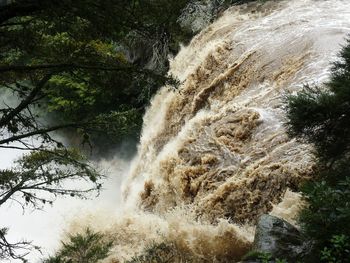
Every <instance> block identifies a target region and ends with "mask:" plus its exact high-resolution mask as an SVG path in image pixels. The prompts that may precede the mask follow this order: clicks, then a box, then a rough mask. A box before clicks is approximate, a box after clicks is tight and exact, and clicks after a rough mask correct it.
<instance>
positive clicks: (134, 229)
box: [73, 0, 350, 262]
mask: <svg viewBox="0 0 350 263" xmlns="http://www.w3.org/2000/svg"><path fill="white" fill-rule="evenodd" d="M348 33H350V2H349V1H347V0H336V1H334V0H332V1H313V0H292V1H279V2H268V3H266V4H258V5H248V6H246V5H243V6H242V7H240V8H237V7H234V8H231V9H229V10H227V11H226V12H225V13H224V14H223V15H222V16H221V17H220V18H219V19H218V20H217V21H216V22H214V23H213V24H212V25H210V26H209V27H208V28H206V29H204V30H203V31H202V32H201V33H200V34H199V35H197V36H196V37H195V38H194V39H193V40H192V42H191V43H190V45H189V46H187V47H184V48H182V50H181V51H180V53H179V54H178V55H177V56H176V57H175V58H174V59H173V60H172V61H171V70H170V72H171V74H173V75H174V76H176V77H177V78H179V79H180V80H181V81H182V83H183V84H182V85H181V86H180V87H179V89H178V90H177V91H173V90H171V89H169V88H168V87H163V88H162V89H161V90H160V91H159V92H158V94H157V95H156V96H155V98H154V99H153V101H152V105H151V106H150V108H149V109H148V111H147V113H146V115H145V117H144V127H143V133H142V138H141V142H140V145H139V149H138V155H137V157H136V158H135V159H134V160H133V162H132V164H131V169H130V172H129V175H128V176H127V178H126V180H125V182H124V186H123V196H124V201H125V204H124V206H125V207H124V208H123V209H122V212H121V213H120V214H119V216H118V218H117V219H113V220H114V223H113V224H112V223H111V221H110V220H111V219H110V218H108V220H107V219H105V220H103V219H96V218H94V219H92V218H87V219H86V220H87V224H89V222H90V223H91V222H92V221H96V222H98V223H96V222H95V223H93V224H92V223H91V224H92V225H93V226H94V227H95V228H96V229H98V230H104V231H107V232H108V233H109V234H110V236H112V237H113V239H115V241H116V243H115V244H116V245H115V247H114V249H113V254H112V255H111V257H110V259H112V258H113V259H118V260H121V261H122V260H125V259H128V258H130V257H131V256H132V255H134V254H135V253H139V252H141V251H142V249H143V248H144V247H145V246H146V245H147V244H151V243H153V242H162V241H167V242H172V243H173V244H175V246H176V247H177V248H178V249H179V250H180V251H186V252H190V253H192V254H195V255H196V256H197V257H198V258H202V260H204V259H207V260H209V262H213V261H214V260H218V261H224V262H226V261H227V260H229V259H230V260H234V259H238V258H240V257H241V256H242V255H243V254H244V253H246V252H247V251H248V250H249V248H250V245H251V242H252V238H253V234H254V228H253V226H254V223H255V221H256V219H257V217H258V216H259V215H261V214H263V213H270V212H271V211H273V213H274V214H276V215H278V216H280V217H283V218H285V219H287V220H289V221H292V222H293V219H294V217H295V215H296V213H297V211H298V207H299V206H300V205H301V203H300V197H299V195H298V194H296V193H292V192H291V191H295V190H296V189H297V187H298V186H299V185H300V183H301V182H302V181H303V180H306V179H307V178H308V177H309V174H310V172H311V170H312V168H313V161H312V160H313V158H312V154H311V148H310V146H308V145H304V144H301V143H298V142H296V141H295V140H291V139H289V138H288V136H287V135H286V132H285V129H284V126H283V123H284V111H283V103H284V102H283V96H284V95H285V94H286V93H288V92H296V91H297V90H299V89H300V88H301V87H302V86H303V84H306V83H310V84H321V83H322V82H324V81H326V80H327V77H328V74H329V68H330V65H331V64H330V63H331V62H332V61H334V60H335V58H336V55H337V52H338V51H339V49H340V47H341V45H340V44H341V43H343V41H344V37H345V36H346V35H347V34H348ZM286 193H287V194H286ZM96 217H97V218H99V216H96ZM79 224H80V225H81V222H80V223H79ZM111 224H112V225H111ZM73 225H74V224H73ZM76 227H77V226H76ZM80 227H81V226H80ZM78 228H79V227H78ZM107 261H108V260H107ZM202 262H203V261H202Z"/></svg>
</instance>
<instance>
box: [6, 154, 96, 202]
mask: <svg viewBox="0 0 350 263" xmlns="http://www.w3.org/2000/svg"><path fill="white" fill-rule="evenodd" d="M16 164H17V166H15V167H14V168H13V169H3V170H0V175H1V176H0V205H2V204H3V203H5V202H6V201H8V200H9V199H11V200H16V201H18V203H22V204H23V206H25V205H29V204H30V205H32V206H34V207H38V206H39V207H40V206H42V205H43V204H45V203H52V201H53V198H50V197H49V196H48V194H51V195H52V196H53V197H54V196H56V195H67V196H78V197H83V196H84V194H86V193H88V192H91V191H93V190H96V189H100V187H101V184H100V183H99V179H100V178H101V175H100V174H99V173H98V172H97V171H96V170H95V169H94V168H93V167H91V166H90V164H89V163H88V162H87V160H86V158H85V157H84V156H82V155H81V154H80V153H79V151H77V150H74V149H64V148H57V149H52V150H42V151H34V152H31V153H30V154H27V155H24V156H23V157H22V158H20V159H19V160H17V161H16ZM68 180H77V181H87V182H91V183H92V184H93V185H94V186H93V187H91V185H90V186H89V187H87V186H85V187H87V188H75V189H67V188H65V187H63V186H62V185H63V184H64V183H65V182H66V181H68ZM43 193H46V194H43ZM21 200H23V201H21Z"/></svg>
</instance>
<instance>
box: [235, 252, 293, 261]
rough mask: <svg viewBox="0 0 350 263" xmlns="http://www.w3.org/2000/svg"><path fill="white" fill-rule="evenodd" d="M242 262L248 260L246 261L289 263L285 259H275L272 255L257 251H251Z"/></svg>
mask: <svg viewBox="0 0 350 263" xmlns="http://www.w3.org/2000/svg"><path fill="white" fill-rule="evenodd" d="M242 260H246V261H249V260H255V261H259V262H261V263H269V262H275V263H287V261H286V260H285V259H279V258H273V256H272V255H271V254H270V253H267V252H264V251H257V250H252V251H249V252H248V253H247V254H246V255H244V256H243V258H242Z"/></svg>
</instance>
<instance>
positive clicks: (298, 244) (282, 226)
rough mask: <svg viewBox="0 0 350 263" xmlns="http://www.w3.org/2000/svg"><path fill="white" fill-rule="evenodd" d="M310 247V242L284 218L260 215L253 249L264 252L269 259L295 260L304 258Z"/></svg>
mask: <svg viewBox="0 0 350 263" xmlns="http://www.w3.org/2000/svg"><path fill="white" fill-rule="evenodd" d="M310 248H311V243H310V242H308V241H307V240H305V238H304V237H303V236H302V234H301V233H300V232H299V230H298V229H297V228H295V227H294V226H293V225H291V224H289V223H288V222H286V221H285V220H283V219H280V218H277V217H274V216H270V215H262V216H261V217H260V218H259V220H258V224H257V227H256V232H255V238H254V244H253V250H254V251H259V252H262V253H266V254H267V255H270V256H271V259H277V258H278V259H284V260H286V261H287V262H297V261H298V260H301V259H303V258H305V256H306V255H307V252H308V251H310ZM245 262H246V263H248V262H250V263H252V262H253V261H245ZM271 262H274V261H271Z"/></svg>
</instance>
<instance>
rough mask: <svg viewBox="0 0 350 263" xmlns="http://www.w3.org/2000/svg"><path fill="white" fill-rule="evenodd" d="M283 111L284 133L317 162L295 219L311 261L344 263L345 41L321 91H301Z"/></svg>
mask: <svg viewBox="0 0 350 263" xmlns="http://www.w3.org/2000/svg"><path fill="white" fill-rule="evenodd" d="M286 110H287V117H288V123H287V125H288V126H287V127H288V131H289V134H290V135H291V136H293V137H298V138H300V139H302V140H303V141H306V142H308V143H312V144H313V145H314V146H315V153H316V157H318V159H317V160H318V168H317V169H316V171H315V172H314V180H313V181H311V182H309V183H307V184H306V185H305V186H304V187H303V188H302V191H303V193H304V195H305V198H306V199H307V201H308V203H309V206H308V208H306V209H304V210H303V211H302V213H301V215H300V223H301V225H302V228H303V230H304V232H305V233H306V234H307V235H308V236H309V237H310V238H311V239H313V240H314V241H315V248H314V250H315V251H313V253H314V254H315V255H317V257H318V259H316V260H315V262H319V260H320V257H321V259H322V260H323V261H324V262H349V261H348V258H349V256H348V255H347V254H346V253H348V237H349V236H350V176H349V174H350V168H349V156H350V155H349V153H350V40H348V42H347V45H346V46H345V47H343V49H342V51H341V53H340V60H339V61H337V62H336V63H334V65H333V68H332V74H331V79H330V81H329V82H328V83H326V84H325V87H324V88H322V89H321V88H318V87H310V86H305V87H304V89H303V90H302V91H301V92H299V93H298V94H297V95H296V96H289V97H288V104H287V107H286ZM345 255H347V256H346V257H345Z"/></svg>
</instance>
